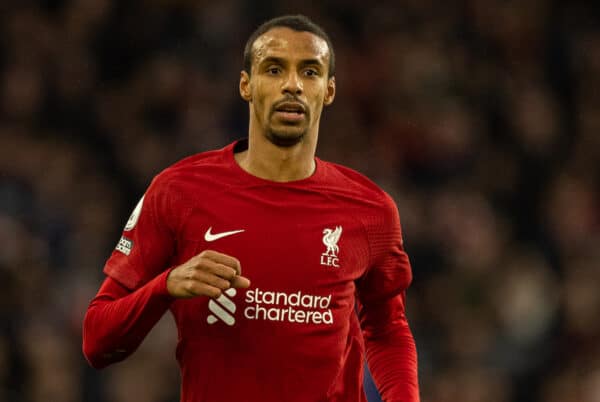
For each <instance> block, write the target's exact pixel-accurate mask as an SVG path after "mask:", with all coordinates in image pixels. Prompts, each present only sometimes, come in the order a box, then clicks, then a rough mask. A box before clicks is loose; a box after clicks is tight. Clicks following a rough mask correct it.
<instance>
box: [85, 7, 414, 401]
mask: <svg viewBox="0 0 600 402" xmlns="http://www.w3.org/2000/svg"><path fill="white" fill-rule="evenodd" d="M244 56H245V57H244V58H245V62H244V70H243V71H242V72H241V77H240V83H239V89H240V94H241V96H242V98H243V99H244V100H246V101H247V102H248V104H249V109H250V122H249V135H248V139H247V140H242V141H238V142H236V143H234V144H231V145H229V146H227V147H225V148H223V149H221V150H217V151H211V152H206V153H202V154H198V155H195V156H192V157H190V158H188V159H185V160H183V161H181V162H179V163H177V164H175V165H174V166H172V167H170V168H168V169H166V170H165V171H163V172H162V173H161V174H159V175H158V176H157V177H156V178H155V179H154V181H153V182H152V184H151V185H150V187H149V189H148V190H147V192H146V194H145V195H144V197H143V198H142V199H141V200H140V202H139V203H138V205H137V207H136V208H135V210H134V212H133V214H132V216H131V217H130V219H129V221H128V222H127V224H126V226H125V228H124V232H123V236H122V237H121V239H120V241H119V243H118V245H117V248H116V250H115V251H114V252H113V254H112V255H111V257H110V259H109V260H108V262H107V263H106V266H105V267H104V272H105V273H106V275H107V278H106V280H105V281H104V283H103V284H102V287H101V288H100V290H99V292H98V294H97V296H96V297H95V298H94V300H93V301H92V303H91V304H90V307H89V309H88V311H87V314H86V318H85V321H84V339H83V350H84V354H85V356H86V358H87V359H88V361H89V362H90V364H91V365H92V366H94V367H97V368H100V367H104V366H106V365H108V364H111V363H114V362H117V361H120V360H122V359H124V358H125V357H127V356H128V355H129V354H131V353H132V352H133V351H134V350H135V349H136V348H137V347H138V345H139V344H140V343H141V342H142V340H143V339H144V337H145V336H146V335H147V333H148V332H149V331H150V330H151V328H152V327H153V326H154V325H155V323H156V322H157V321H158V320H159V319H160V318H161V316H162V315H163V314H164V313H165V312H166V311H167V310H171V312H172V313H173V315H174V317H175V320H176V323H177V327H178V330H179V343H178V347H177V353H176V354H177V359H178V361H179V364H180V367H181V376H182V389H181V392H182V394H181V400H182V401H190V402H191V401H193V402H201V401H208V402H219V401H247V402H252V401H261V402H265V401H266V402H270V401H273V402H274V401H278V402H279V401H287V402H293V401H297V402H311V401H348V402H356V401H366V397H365V394H364V391H363V387H362V373H363V366H362V365H363V357H364V351H365V350H366V358H367V360H368V363H369V366H370V369H371V371H372V374H373V377H374V379H375V382H376V384H377V385H378V387H379V390H380V392H381V394H382V398H383V399H384V400H386V401H406V402H415V401H418V400H419V395H418V383H417V373H416V371H417V370H416V365H417V364H416V351H415V344H414V340H413V337H412V334H411V331H410V329H409V327H408V324H407V321H406V317H405V308H404V299H405V290H406V288H407V287H408V285H409V283H410V281H411V269H410V264H409V261H408V257H407V255H406V253H405V252H404V250H403V247H402V238H401V231H400V222H399V217H398V212H397V210H396V207H395V204H394V202H393V201H392V200H391V198H390V197H389V196H388V195H387V194H385V193H384V192H383V191H382V190H380V189H379V188H378V187H377V186H376V185H374V184H373V183H372V182H370V181H369V180H368V179H366V178H364V177H363V176H361V175H360V174H358V173H356V172H354V171H352V170H350V169H348V168H344V167H341V166H338V165H335V164H332V163H328V162H324V161H322V160H320V159H317V158H315V149H316V144H317V136H318V130H319V120H320V117H321V111H322V109H323V106H327V105H329V104H331V103H332V102H333V99H334V97H335V78H334V69H335V58H334V52H333V47H332V45H331V42H330V40H329V38H328V36H327V34H326V33H325V32H324V31H323V30H322V29H321V28H320V27H318V26H316V25H315V24H314V23H312V22H311V21H310V20H308V19H307V18H306V17H303V16H284V17H279V18H275V19H273V20H270V21H268V22H266V23H265V24H263V25H262V26H261V27H259V28H258V29H257V31H256V32H255V33H254V34H253V35H252V36H251V37H250V38H249V40H248V43H247V45H246V49H245V52H244ZM355 306H356V308H357V310H358V316H357V315H356V314H355Z"/></svg>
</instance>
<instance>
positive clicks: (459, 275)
mask: <svg viewBox="0 0 600 402" xmlns="http://www.w3.org/2000/svg"><path fill="white" fill-rule="evenodd" d="M293 3H297V2H291V1H290V2H285V1H283V2H275V1H252V2H249V1H247V2H245V1H241V0H220V1H218V2H212V1H200V0H146V1H142V0H139V1H129V0H119V1H116V0H48V1H28V0H21V1H2V2H0V245H1V246H0V250H1V252H0V401H7V402H37V401H61V402H74V401H85V402H126V401H134V400H135V401H145V402H175V401H178V391H179V389H178V388H179V375H178V369H177V365H176V362H175V358H174V346H175V338H176V334H175V328H174V325H173V320H172V318H171V317H170V316H168V317H165V319H164V320H163V321H161V322H160V323H159V325H158V327H156V328H155V330H154V331H153V332H152V333H151V335H150V337H149V338H148V339H147V340H146V342H145V343H144V344H143V346H142V347H141V348H140V350H139V351H138V352H137V353H136V354H135V355H134V356H132V357H131V358H130V359H129V360H128V361H127V362H125V363H122V364H119V365H115V366H112V367H111V368H109V369H106V370H104V371H101V372H96V371H94V370H92V369H90V368H89V367H88V366H87V365H86V362H85V360H84V358H83V356H82V353H81V339H80V338H81V322H82V317H83V314H84V311H85V309H86V307H87V304H88V303H89V301H90V299H91V298H92V297H93V296H94V294H95V292H96V290H97V289H98V286H99V284H100V282H101V280H102V278H103V274H102V267H103V264H104V262H105V260H106V258H107V257H108V256H109V254H110V252H111V250H112V249H113V248H114V246H115V244H116V242H117V240H118V238H119V236H120V231H121V228H122V227H123V225H124V224H125V222H126V220H127V217H128V216H129V214H130V212H131V210H132V209H133V207H134V206H135V204H136V203H137V201H138V199H139V198H140V196H141V195H142V194H143V192H144V190H145V188H146V186H147V185H148V184H149V182H150V180H151V178H152V177H153V176H154V175H155V174H157V173H158V172H159V171H160V170H162V169H163V168H165V167H167V166H168V165H169V164H171V163H173V162H175V161H177V160H178V159H180V158H182V157H184V156H186V155H190V154H193V153H196V152H200V151H205V150H209V149H213V148H220V147H222V146H224V145H226V144H228V143H229V142H231V141H233V140H234V139H237V138H240V137H244V136H245V135H246V130H247V118H248V117H247V116H248V113H247V106H246V105H245V104H244V102H242V101H241V99H240V98H239V95H238V89H237V86H238V77H239V71H240V70H241V65H242V50H243V46H244V43H245V41H246V39H247V36H248V35H249V34H250V33H251V32H252V30H253V29H254V28H255V27H256V26H257V25H258V24H259V23H261V22H262V21H263V20H265V19H267V18H270V17H273V16H276V15H279V14H283V13H304V14H306V15H308V16H309V17H311V18H313V19H314V20H315V21H316V22H317V23H319V24H321V25H322V26H324V27H325V29H326V30H327V31H328V32H329V33H330V35H331V37H332V39H333V43H334V46H335V51H336V54H337V59H338V61H337V64H338V69H337V84H338V94H337V98H336V101H335V103H334V104H333V105H332V106H331V107H330V108H328V109H327V110H326V111H325V113H324V117H323V121H322V127H321V131H320V133H321V134H320V148H319V156H320V157H322V158H324V159H329V160H333V161H336V162H339V163H343V164H346V165H349V166H351V167H353V168H355V169H357V170H358V171H360V172H362V173H364V174H366V175H368V176H369V177H371V178H372V179H373V180H375V181H376V182H377V183H378V184H379V185H381V186H382V187H383V188H384V189H386V190H387V191H388V192H389V193H390V194H391V195H392V196H393V197H394V198H395V200H396V201H397V203H398V207H399V210H400V215H401V219H402V225H403V230H404V233H405V244H406V248H407V251H408V253H409V255H410V256H411V260H412V264H413V270H414V282H413V285H412V287H411V288H410V290H409V294H408V310H409V311H408V314H409V320H410V322H411V326H412V328H413V332H414V335H415V338H416V342H417V347H418V351H419V364H420V367H419V370H420V382H421V389H422V399H423V401H424V402H446V401H448V402H449V401H453V402H454V401H462V402H599V401H600V197H599V186H600V113H599V110H600V12H599V10H598V7H594V6H592V5H591V2H584V1H570V2H563V1H558V0H556V1H550V0H546V1H544V0H532V1H527V2H523V1H517V0H506V1H504V0H503V1H501V0H463V1H455V2H437V1H432V0H408V1H398V0H387V1H371V2H366V3H365V2H364V1H359V0H343V1H342V0H322V1H320V2H318V4H315V5H311V6H310V7H309V6H308V5H303V4H293ZM587 3H590V4H587ZM307 4H308V2H307ZM370 393H371V395H370V400H371V401H377V400H378V397H377V396H376V395H375V394H374V392H373V391H372V390H370Z"/></svg>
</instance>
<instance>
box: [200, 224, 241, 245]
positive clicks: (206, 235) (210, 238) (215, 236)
mask: <svg viewBox="0 0 600 402" xmlns="http://www.w3.org/2000/svg"><path fill="white" fill-rule="evenodd" d="M211 231H212V226H211V227H209V228H208V230H207V231H206V233H204V240H206V241H207V242H211V241H215V240H219V239H222V238H223V237H227V236H231V235H234V234H238V233H242V232H243V231H244V229H239V230H231V231H229V232H221V233H211Z"/></svg>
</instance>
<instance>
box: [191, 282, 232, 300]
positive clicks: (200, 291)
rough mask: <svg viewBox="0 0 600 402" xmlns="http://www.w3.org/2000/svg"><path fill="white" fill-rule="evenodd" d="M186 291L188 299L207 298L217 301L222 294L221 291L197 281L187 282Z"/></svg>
mask: <svg viewBox="0 0 600 402" xmlns="http://www.w3.org/2000/svg"><path fill="white" fill-rule="evenodd" d="M186 291H187V292H188V294H189V297H195V296H207V297H210V298H212V299H218V298H219V297H221V295H222V294H223V292H222V291H221V289H219V288H216V287H214V286H211V285H209V284H207V283H203V282H197V281H189V282H188V284H187V286H186Z"/></svg>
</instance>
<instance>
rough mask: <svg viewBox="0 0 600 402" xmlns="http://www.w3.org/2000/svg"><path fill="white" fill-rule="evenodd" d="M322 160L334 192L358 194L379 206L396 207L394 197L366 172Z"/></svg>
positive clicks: (330, 187)
mask: <svg viewBox="0 0 600 402" xmlns="http://www.w3.org/2000/svg"><path fill="white" fill-rule="evenodd" d="M320 162H321V163H322V164H323V167H324V169H325V170H326V175H325V176H326V177H327V181H328V182H329V189H330V190H331V191H332V192H336V193H340V194H347V195H353V196H356V197H358V198H360V199H362V200H364V201H365V202H367V203H369V204H376V206H377V207H379V208H384V209H390V208H392V209H395V208H396V203H395V202H394V200H393V199H392V197H391V196H390V195H389V194H388V193H387V192H385V191H384V190H383V189H382V188H381V187H380V186H379V185H377V184H376V183H375V182H373V181H372V180H371V179H369V178H368V177H367V176H365V175H364V174H362V173H359V172H357V171H356V170H354V169H352V168H349V167H347V166H343V165H340V164H337V163H333V162H326V161H320Z"/></svg>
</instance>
